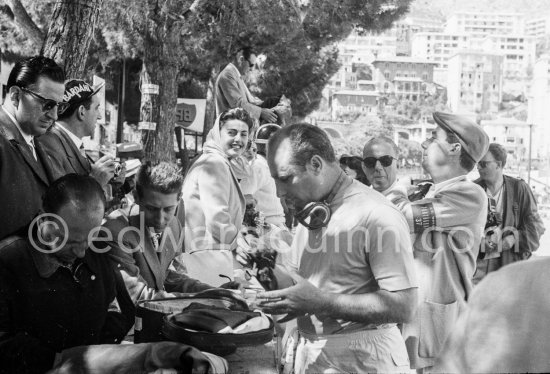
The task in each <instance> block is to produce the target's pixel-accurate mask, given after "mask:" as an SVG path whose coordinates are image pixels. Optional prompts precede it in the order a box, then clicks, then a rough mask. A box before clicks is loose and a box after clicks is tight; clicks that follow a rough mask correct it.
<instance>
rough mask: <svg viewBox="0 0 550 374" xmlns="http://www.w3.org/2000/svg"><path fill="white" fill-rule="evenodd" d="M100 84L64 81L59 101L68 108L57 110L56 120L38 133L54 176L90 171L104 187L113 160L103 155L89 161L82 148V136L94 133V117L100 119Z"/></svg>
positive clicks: (111, 172)
mask: <svg viewBox="0 0 550 374" xmlns="http://www.w3.org/2000/svg"><path fill="white" fill-rule="evenodd" d="M101 87H102V85H100V86H96V87H92V86H91V85H89V84H88V83H86V82H84V81H82V80H78V79H73V80H71V81H69V82H67V83H66V84H65V95H64V96H63V101H65V102H67V103H69V106H68V108H67V109H66V110H65V111H63V112H62V113H59V120H58V121H57V122H55V123H54V124H53V125H52V126H51V127H50V128H49V129H48V131H47V132H46V133H45V134H44V135H42V136H41V137H40V141H41V143H42V144H43V146H44V149H45V151H46V153H47V154H48V156H50V158H51V161H52V165H53V168H54V171H55V174H56V176H58V177H61V176H63V175H66V174H70V173H76V174H81V175H90V176H92V177H93V178H94V179H95V180H96V181H98V183H99V184H100V185H101V186H102V187H105V185H107V183H108V182H109V181H110V180H111V178H113V176H114V172H115V162H114V161H113V158H112V157H111V156H107V155H106V156H103V157H102V158H100V159H99V160H98V161H97V162H91V160H90V159H89V158H88V157H87V156H86V153H85V152H84V145H83V143H82V138H83V137H85V136H91V135H92V134H93V133H94V130H95V126H96V123H97V120H99V119H101V112H100V108H99V107H100V102H99V97H98V95H96V94H97V93H98V92H99V90H100V89H101Z"/></svg>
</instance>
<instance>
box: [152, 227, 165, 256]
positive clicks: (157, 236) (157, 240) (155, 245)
mask: <svg viewBox="0 0 550 374" xmlns="http://www.w3.org/2000/svg"><path fill="white" fill-rule="evenodd" d="M161 237H162V233H161V232H160V233H157V232H151V242H152V243H153V248H155V252H157V256H158V258H159V260H160V254H161V251H160V250H159V246H160V238H161Z"/></svg>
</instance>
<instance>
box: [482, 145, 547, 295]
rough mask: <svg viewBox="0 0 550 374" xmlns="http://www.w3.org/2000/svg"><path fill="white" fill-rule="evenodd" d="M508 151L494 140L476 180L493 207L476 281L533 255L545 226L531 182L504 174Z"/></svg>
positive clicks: (488, 218) (486, 229)
mask: <svg viewBox="0 0 550 374" xmlns="http://www.w3.org/2000/svg"><path fill="white" fill-rule="evenodd" d="M506 155H507V153H506V149H505V148H504V147H503V146H502V145H500V144H497V143H491V144H490V145H489V151H488V152H487V153H486V154H485V156H483V159H481V161H480V162H479V163H478V165H477V169H478V171H479V175H480V178H479V179H478V180H477V181H476V183H477V184H479V185H480V186H481V187H483V189H484V190H485V192H486V193H487V197H488V206H489V209H488V212H487V224H486V226H485V237H484V240H483V241H482V243H481V249H480V251H479V256H478V258H477V268H476V272H475V274H474V284H477V283H479V281H481V279H483V278H484V277H485V276H486V275H487V274H488V273H490V272H492V271H495V270H498V269H500V268H501V267H503V266H504V265H508V264H511V263H513V262H516V261H520V260H523V259H527V258H529V257H531V252H534V251H536V250H537V249H538V247H539V238H540V237H541V236H542V234H543V233H544V230H545V228H544V224H543V223H542V220H541V218H540V216H539V214H538V212H537V202H536V200H535V197H534V196H533V192H532V191H531V189H530V188H529V185H528V184H527V183H525V182H524V181H523V180H522V179H519V178H513V177H510V176H508V175H504V174H503V169H504V166H505V165H506Z"/></svg>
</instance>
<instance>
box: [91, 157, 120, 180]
mask: <svg viewBox="0 0 550 374" xmlns="http://www.w3.org/2000/svg"><path fill="white" fill-rule="evenodd" d="M114 175H115V161H114V160H113V157H111V156H109V155H105V156H103V157H101V158H100V159H99V160H97V161H96V162H95V163H94V164H92V172H91V173H90V176H91V177H92V178H94V179H95V180H96V181H97V182H98V183H99V184H100V185H101V187H105V185H107V183H109V181H110V180H111V179H112V178H113V177H114Z"/></svg>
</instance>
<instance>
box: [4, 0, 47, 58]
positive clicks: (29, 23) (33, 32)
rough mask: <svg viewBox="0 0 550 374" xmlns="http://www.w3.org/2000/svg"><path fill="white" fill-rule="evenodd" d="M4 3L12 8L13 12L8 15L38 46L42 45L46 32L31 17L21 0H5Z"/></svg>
mask: <svg viewBox="0 0 550 374" xmlns="http://www.w3.org/2000/svg"><path fill="white" fill-rule="evenodd" d="M4 3H6V5H7V6H8V7H9V8H10V10H11V14H7V15H8V17H9V18H11V19H12V21H13V23H15V25H17V26H18V27H19V28H20V29H21V30H22V31H23V32H24V33H25V35H26V36H27V37H28V38H29V39H31V40H32V41H33V43H34V44H35V45H36V46H37V48H38V47H40V46H41V45H42V42H43V41H44V33H43V32H42V30H40V29H39V28H38V26H37V25H36V23H34V21H33V20H32V19H31V17H30V16H29V14H28V13H27V10H26V9H25V7H24V6H23V4H21V2H20V1H19V0H4ZM4 13H5V11H4Z"/></svg>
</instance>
